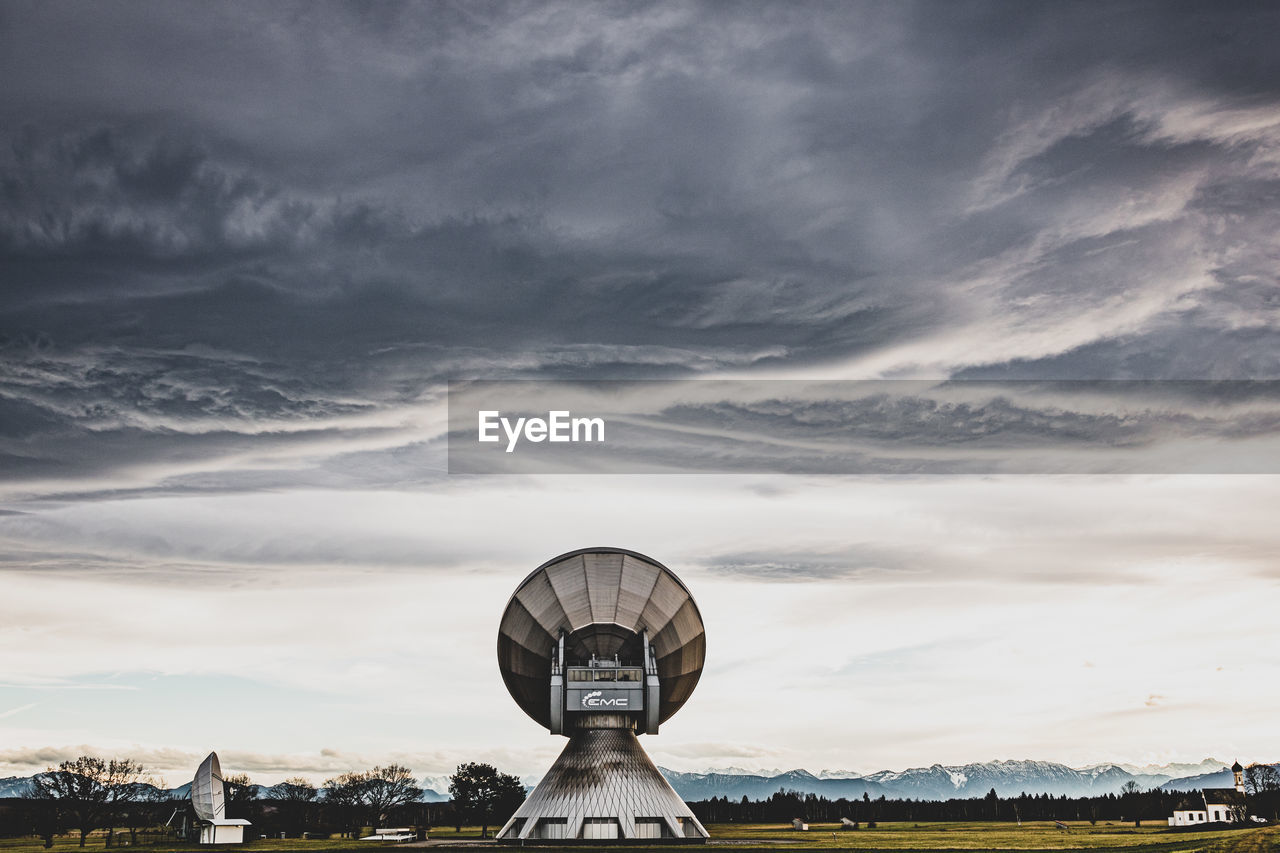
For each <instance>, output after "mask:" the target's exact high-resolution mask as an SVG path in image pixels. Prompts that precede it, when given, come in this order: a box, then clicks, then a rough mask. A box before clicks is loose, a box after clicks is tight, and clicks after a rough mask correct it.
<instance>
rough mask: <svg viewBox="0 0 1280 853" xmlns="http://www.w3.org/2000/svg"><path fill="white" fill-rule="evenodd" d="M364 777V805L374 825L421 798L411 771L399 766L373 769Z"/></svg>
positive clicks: (420, 791) (420, 790)
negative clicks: (395, 810) (392, 812)
mask: <svg viewBox="0 0 1280 853" xmlns="http://www.w3.org/2000/svg"><path fill="white" fill-rule="evenodd" d="M363 775H364V780H365V784H364V796H363V800H364V804H365V805H366V806H367V807H368V808H369V813H370V815H371V816H372V818H373V823H374V824H375V825H376V824H377V823H379V822H380V821H382V820H383V819H385V818H386V817H387V815H388V814H389V813H390V812H391V811H392V809H395V808H398V807H400V806H404V805H408V804H409V803H412V802H415V801H416V800H417V799H418V798H419V797H421V796H422V789H421V788H419V787H418V783H417V780H416V779H414V778H413V771H411V770H410V769H409V768H408V767H404V766H402V765H400V764H389V765H387V766H386V767H375V768H373V769H372V770H370V771H369V772H368V773H365V774H363Z"/></svg>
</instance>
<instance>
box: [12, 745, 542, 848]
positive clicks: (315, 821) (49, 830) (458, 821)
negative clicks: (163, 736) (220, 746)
mask: <svg viewBox="0 0 1280 853" xmlns="http://www.w3.org/2000/svg"><path fill="white" fill-rule="evenodd" d="M223 784H224V788H225V794H226V816H227V817H228V818H244V819H246V820H249V821H250V822H251V823H252V824H253V829H254V830H255V831H256V832H257V833H259V834H262V835H271V836H275V835H278V834H279V833H285V834H286V835H295V836H296V835H300V834H302V833H308V832H309V833H314V834H316V835H331V834H335V833H342V834H353V833H354V834H358V833H359V831H360V829H361V828H362V827H365V826H373V827H378V826H391V825H395V826H416V827H421V828H424V829H425V828H429V827H431V826H442V825H443V826H447V825H450V824H453V825H455V826H457V827H458V828H459V829H461V827H462V826H463V825H464V824H466V825H479V826H481V827H483V831H484V832H486V833H487V831H488V828H489V827H490V826H492V825H501V824H502V823H504V822H505V821H506V820H507V818H509V817H510V816H511V814H512V813H513V812H514V811H515V809H516V808H518V807H519V806H520V804H521V803H522V802H524V797H525V791H524V786H523V785H522V784H521V783H520V780H519V778H517V777H516V776H512V775H509V774H505V773H502V772H500V771H498V770H497V769H496V768H494V767H493V766H492V765H489V764H482V763H474V762H473V763H466V764H462V765H459V766H458V768H457V771H456V772H455V773H454V774H453V775H452V776H451V777H450V785H449V793H450V795H451V797H452V799H451V800H450V801H448V802H445V803H426V802H422V800H421V799H420V798H421V796H422V794H423V789H422V788H421V787H420V786H419V785H418V782H417V780H416V779H415V777H414V775H413V772H412V771H411V770H410V769H409V768H407V767H404V766H402V765H399V764H390V765H387V766H385V767H373V768H371V769H369V770H366V771H360V772H351V773H343V774H340V775H338V776H335V777H333V778H331V779H326V780H325V781H324V783H323V784H321V785H320V786H316V785H314V784H312V783H311V782H310V781H309V780H307V779H305V778H302V777H293V778H290V779H286V780H285V781H284V782H282V783H280V784H278V785H275V786H272V787H271V788H261V787H260V786H257V785H254V784H253V783H252V781H251V780H250V779H249V777H248V776H247V775H244V774H236V775H230V776H226V777H224V779H223ZM163 787H164V782H163V781H162V780H159V779H157V778H156V777H154V776H152V775H150V774H148V773H147V771H146V769H145V768H144V767H143V766H142V765H141V764H140V763H138V762H136V761H133V760H131V759H122V758H112V759H102V758H97V757H94V756H81V757H79V758H77V759H75V760H71V761H64V762H62V763H61V764H59V765H58V766H57V767H50V768H49V769H48V770H46V771H45V772H43V773H38V774H36V775H35V776H34V777H32V780H31V782H30V785H29V787H28V790H27V791H26V795H25V796H23V797H19V798H13V799H9V800H0V836H8V837H13V836H21V835H36V836H39V837H42V838H43V839H44V846H45V847H46V848H49V847H52V846H53V839H54V836H55V835H58V834H62V833H66V832H75V833H78V835H79V843H80V846H81V847H84V846H85V841H86V839H87V838H88V837H89V835H90V834H91V833H94V832H96V831H99V830H104V831H105V834H104V836H103V838H104V846H106V847H112V846H115V845H116V843H117V842H116V833H117V831H118V830H120V829H124V830H126V831H127V832H128V833H129V836H130V837H129V844H130V846H136V845H137V844H138V842H139V837H138V835H139V832H140V831H143V830H149V831H151V832H152V833H153V834H155V833H157V831H158V830H159V828H161V827H166V828H167V829H176V828H178V827H180V826H181V825H182V822H183V818H185V820H186V822H187V823H188V824H191V823H192V822H193V821H194V819H195V815H194V812H193V811H192V810H191V805H190V800H189V799H188V798H181V799H178V798H172V797H170V795H169V794H168V792H166V791H164V790H162V789H163ZM264 794H265V795H264Z"/></svg>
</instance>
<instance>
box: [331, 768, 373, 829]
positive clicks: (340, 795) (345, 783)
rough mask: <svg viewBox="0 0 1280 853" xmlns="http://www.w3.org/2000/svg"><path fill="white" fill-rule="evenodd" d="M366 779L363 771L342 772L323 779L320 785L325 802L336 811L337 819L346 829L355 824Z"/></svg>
mask: <svg viewBox="0 0 1280 853" xmlns="http://www.w3.org/2000/svg"><path fill="white" fill-rule="evenodd" d="M366 781H367V779H366V776H365V774H363V773H343V774H342V775H341V776H335V777H333V778H332V779H325V780H324V785H323V786H321V791H322V792H323V794H324V802H325V804H326V805H327V806H329V807H330V808H331V809H332V810H333V811H335V812H337V814H338V819H339V821H341V824H342V825H343V826H346V827H347V828H348V829H350V828H352V827H353V826H355V821H356V820H357V818H358V814H359V811H360V806H361V805H362V804H363V803H364V786H365V783H366Z"/></svg>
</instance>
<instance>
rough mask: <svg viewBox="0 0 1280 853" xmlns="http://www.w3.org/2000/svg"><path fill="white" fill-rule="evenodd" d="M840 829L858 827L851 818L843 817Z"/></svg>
mask: <svg viewBox="0 0 1280 853" xmlns="http://www.w3.org/2000/svg"><path fill="white" fill-rule="evenodd" d="M840 828H841V829H857V828H858V825H857V824H856V823H854V822H853V821H851V820H849V818H847V817H842V818H840Z"/></svg>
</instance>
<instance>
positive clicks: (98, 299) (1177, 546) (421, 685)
mask: <svg viewBox="0 0 1280 853" xmlns="http://www.w3.org/2000/svg"><path fill="white" fill-rule="evenodd" d="M1277 36H1280V8H1277V7H1275V6H1274V5H1273V4H1261V3H1258V4H1237V5H1233V4H1227V3H1215V4H1212V5H1209V4H1204V3H1191V4H1180V3H1174V2H1158V3H1121V2H1114V3H1106V4H1102V3H1087V4H1086V3H1074V4H1063V3H1041V4H1028V3H1022V2H995V3H985V2H984V3H980V2H946V3H943V2H932V3H911V2H881V3H873V2H847V3H816V2H812V3H811V2H806V3H782V2H777V3H766V2H758V3H740V4H722V3H703V4H699V3H689V4H685V3H664V4H654V5H642V4H637V3H617V4H610V3H597V4H579V3H566V4H556V3H530V4H519V3H517V4H491V3H453V4H449V3H434V4H419V5H405V4H398V3H375V4H369V3H347V4H336V3H328V4H325V3H308V4H298V5H291V4H283V3H282V4H272V5H271V6H269V7H267V6H263V5H261V4H251V3H224V4H216V5H210V4H197V3H179V4H174V3H164V4H160V3H147V2H141V3H130V4H124V3H100V4H92V5H83V4H70V3H65V4H63V3H23V2H13V0H4V1H3V2H0V80H3V81H4V82H3V84H0V137H2V144H0V196H2V197H3V204H2V205H0V475H2V479H0V775H9V774H17V775H26V774H28V773H31V772H34V771H37V770H42V769H44V768H45V767H46V766H47V765H48V764H50V763H55V762H56V761H58V760H61V759H62V758H65V757H70V756H74V755H77V754H80V753H82V752H88V751H92V752H99V753H102V754H128V755H132V756H134V757H138V758H140V759H142V760H143V761H144V762H145V763H147V765H148V766H150V767H152V768H154V769H156V770H157V771H159V772H161V773H162V774H164V775H165V776H166V777H168V779H169V781H170V782H172V783H174V784H178V783H181V782H182V781H185V779H186V778H187V777H188V775H189V774H190V772H192V771H193V770H194V766H195V763H196V762H197V761H198V760H199V758H200V757H201V756H202V755H203V754H204V753H205V752H207V751H208V750H210V749H217V750H219V752H220V754H221V755H222V758H223V766H224V767H225V768H227V770H228V771H229V772H236V771H246V772H249V773H250V774H251V775H252V776H253V777H254V778H255V779H256V780H258V781H264V782H270V781H275V780H278V779H279V778H282V777H284V776H289V775H294V774H299V773H301V774H304V775H308V776H311V777H313V778H315V779H322V778H324V777H325V776H326V775H331V774H333V773H336V772H340V771H344V770H349V769H358V768H362V767H367V766H369V765H371V764H373V763H375V762H385V761H389V760H399V761H402V762H405V763H408V764H410V766H412V767H413V768H414V769H415V770H416V771H417V772H419V773H421V774H436V773H442V772H448V771H450V770H451V769H452V768H453V767H454V766H455V765H456V764H457V763H458V762H459V761H463V760H474V759H481V760H489V761H493V762H495V763H497V764H498V765H499V766H500V767H501V768H502V769H504V770H508V771H512V772H519V773H534V774H536V773H540V772H541V771H542V770H543V769H545V767H546V766H547V764H548V763H549V762H550V760H551V759H552V758H553V757H554V754H555V753H556V751H557V750H558V747H559V742H558V739H555V738H552V737H550V736H548V735H547V734H546V733H545V732H540V731H539V730H538V729H537V727H536V726H535V725H534V724H533V723H531V722H530V721H528V720H527V719H526V718H525V717H524V716H523V715H522V714H521V712H520V711H519V710H518V709H517V708H516V706H515V704H514V703H513V702H511V701H510V699H509V698H508V697H507V695H506V693H505V690H504V688H503V687H502V683H501V680H500V678H499V676H498V672H497V667H496V663H495V660H494V642H495V636H496V628H497V622H498V617H499V615H500V613H501V609H502V607H503V605H504V603H505V601H506V598H507V596H508V595H509V594H510V592H511V590H512V589H514V587H515V585H516V583H518V581H519V580H520V579H521V578H523V577H524V575H525V574H526V573H527V572H528V571H530V570H531V569H532V568H534V567H535V566H537V565H538V564H539V563H541V562H543V561H544V560H546V559H548V558H550V557H551V556H554V555H555V554H558V553H561V552H563V551H567V550H571V549H574V548H578V547H583V546H587V545H596V544H607V545H617V546H620V547H626V548H631V549H634V550H638V551H641V552H644V553H648V554H651V555H652V556H654V557H655V558H657V559H659V560H661V561H663V562H664V563H666V564H668V565H669V566H671V567H672V568H673V569H674V570H675V571H676V572H677V573H678V574H679V575H680V576H681V577H682V578H683V579H684V580H685V581H686V582H687V583H688V585H689V586H690V587H691V589H692V590H693V592H694V594H695V595H696V596H697V598H698V601H699V603H700V605H701V608H702V611H703V613H704V615H705V617H706V620H707V628H708V664H707V669H706V670H705V672H704V675H703V680H702V683H701V685H700V687H699V689H698V691H697V693H696V694H695V695H694V697H693V698H692V699H691V701H690V702H689V703H688V704H687V705H686V707H685V708H684V710H682V711H681V713H680V715H679V716H678V717H676V718H674V719H673V720H672V721H671V722H670V723H669V724H668V725H667V726H665V727H664V731H663V734H662V735H661V736H660V737H659V738H656V739H652V740H650V741H649V742H648V743H647V744H646V746H647V748H648V749H649V750H650V752H651V753H652V754H653V755H654V756H655V758H656V759H657V760H658V761H659V762H660V763H662V764H664V765H666V766H669V767H673V768H676V769H682V770H695V769H702V768H707V767H715V766H725V765H730V764H732V765H739V766H747V767H798V766H804V767H807V768H809V769H811V770H814V771H817V770H820V769H823V768H831V769H837V768H838V769H848V770H866V771H870V770H877V769H883V768H894V769H901V768H904V767H909V766H919V765H921V764H930V763H933V762H944V763H963V762H967V761H982V760H988V759H996V758H1039V759H1046V760H1060V761H1064V762H1068V763H1072V764H1076V765H1081V764H1086V763H1091V762H1101V761H1134V762H1146V761H1161V760H1191V761H1195V760H1199V759H1202V758H1205V757H1206V756H1210V755H1212V756H1215V757H1219V758H1223V759H1226V760H1231V759H1232V758H1234V757H1238V758H1240V759H1241V760H1243V761H1249V760H1272V761H1274V760H1277V759H1280V735H1278V734H1277V733H1276V729H1275V726H1274V708H1275V706H1276V704H1277V702H1278V701H1280V651H1277V649H1280V646H1278V645H1277V644H1276V643H1275V642H1274V639H1275V631H1274V614H1275V608H1276V604H1277V603H1278V602H1280V562H1277V557H1276V555H1277V553H1280V529H1277V527H1276V525H1275V523H1274V508H1275V507H1276V506H1280V479H1278V478H1277V475H1276V474H1274V472H1275V471H1276V470H1277V462H1276V460H1277V458H1278V457H1277V456H1276V455H1275V444H1274V443H1267V442H1265V441H1264V442H1261V443H1254V444H1239V443H1233V442H1237V440H1238V439H1241V437H1243V438H1247V439H1249V440H1256V439H1257V437H1258V436H1260V435H1261V436H1264V437H1266V436H1271V437H1274V435H1275V434H1276V432H1277V424H1280V417H1277V415H1276V406H1275V399H1276V398H1277V395H1276V394H1274V393H1271V394H1265V393H1264V394H1263V398H1264V399H1263V402H1262V403H1258V402H1257V400H1254V399H1252V398H1251V401H1248V402H1247V404H1238V405H1234V406H1229V407H1227V409H1226V410H1225V411H1224V410H1218V411H1216V412H1215V414H1214V417H1213V419H1212V422H1213V426H1212V430H1211V432H1212V433H1213V435H1214V436H1215V440H1219V439H1220V440H1221V441H1222V442H1225V443H1228V444H1230V445H1231V447H1232V448H1233V457H1232V458H1233V460H1234V464H1233V465H1232V466H1229V467H1230V468H1231V470H1235V471H1239V470H1244V471H1248V470H1250V466H1251V465H1252V463H1253V461H1254V460H1256V462H1257V470H1262V471H1271V472H1273V473H1270V474H1256V473H1255V474H1249V473H1236V474H1231V475H1223V474H1218V473H1211V474H1190V473H1174V472H1173V471H1174V469H1176V466H1170V465H1165V466H1163V467H1161V468H1160V470H1158V471H1149V472H1145V473H1128V474H1124V475H1088V476H1085V475H1073V476H1061V475H1049V474H1034V475H1033V474H1021V475H1008V474H1000V473H992V472H988V473H985V474H984V473H970V474H966V475H945V474H937V473H932V472H924V473H917V474H915V475H910V476H908V475H903V474H897V473H877V474H869V475H865V476H846V475H823V474H821V473H813V472H811V471H808V470H803V471H799V472H797V471H795V470H794V469H792V468H788V467H787V466H780V468H781V470H768V469H769V466H768V465H764V466H763V468H762V466H761V465H760V464H759V459H760V457H761V455H763V456H764V457H766V458H767V457H768V456H769V454H770V453H772V452H773V451H767V452H766V451H758V450H756V451H753V453H754V454H755V456H754V458H755V460H756V461H755V463H754V464H753V465H751V466H744V469H743V470H744V471H745V473H725V472H724V471H720V472H719V473H714V474H713V473H700V474H699V473H689V474H683V475H682V474H673V473H654V474H651V475H637V474H630V475H628V476H626V477H607V476H599V475H581V476H574V475H554V476H552V475H548V476H532V475H511V476H460V475H457V474H454V475H450V474H449V466H448V459H447V457H446V453H445V448H446V441H445V438H446V434H447V432H448V420H447V413H446V406H445V396H444V394H445V383H446V382H447V381H448V380H459V379H528V378H541V379H549V378H555V379H574V380H579V379H601V378H609V379H659V378H684V379H690V378H721V377H733V378H737V379H742V378H768V379H775V380H776V379H790V380H816V379H832V380H849V379H903V378H911V379H929V380H940V379H949V378H950V379H1000V380H1007V379H1019V380H1046V379H1069V380H1116V379H1126V380H1174V379H1176V380H1277V379H1280V287H1278V286H1277V277H1276V268H1277V261H1278V260H1280V236H1278V235H1280V54H1277V52H1276V51H1275V50H1274V45H1275V42H1276V38H1277ZM1156 387H1163V386H1159V385H1158V383H1157V386H1156ZM1194 408H1195V407H1194V406H1193V407H1192V409H1194ZM824 411H825V415H824V417H825V420H823V421H822V422H821V424H820V426H822V428H823V429H827V430H830V429H832V420H831V419H832V417H835V418H836V421H835V423H836V425H837V426H838V424H839V423H840V420H839V419H840V417H844V416H843V415H841V414H840V411H843V410H838V411H836V414H835V415H832V410H830V409H827V410H824ZM1055 411H1056V412H1058V414H1061V411H1062V409H1061V408H1058V409H1055ZM754 412H755V414H756V415H759V411H758V410H754ZM1142 412H1143V414H1142V418H1141V419H1140V423H1138V426H1137V427H1134V423H1137V422H1130V421H1124V422H1123V423H1122V424H1121V427H1123V428H1124V429H1123V430H1121V431H1122V432H1123V431H1124V430H1129V429H1131V428H1140V429H1141V430H1142V434H1143V440H1144V441H1147V440H1153V439H1152V436H1155V437H1156V438H1159V439H1162V440H1166V441H1165V443H1164V444H1163V445H1162V447H1163V448H1164V451H1163V452H1164V453H1165V458H1171V456H1170V455H1172V456H1176V455H1177V454H1178V453H1180V452H1181V450H1180V447H1181V445H1180V444H1179V443H1178V441H1177V440H1176V439H1177V438H1178V437H1179V433H1178V431H1177V430H1176V429H1173V427H1168V428H1167V429H1162V428H1161V424H1174V425H1177V424H1185V423H1186V422H1187V421H1186V419H1187V418H1196V417H1200V415H1201V414H1202V413H1200V412H1198V410H1196V411H1193V412H1191V414H1188V413H1187V411H1185V410H1184V409H1183V408H1180V407H1178V406H1169V405H1161V406H1157V407H1154V408H1152V407H1151V406H1148V405H1147V404H1145V403H1144V404H1143V407H1142ZM864 415H865V412H864V413H862V414H860V415H858V417H859V418H861V417H863V416H864ZM849 416H850V417H853V415H849ZM708 417H710V416H708ZM1019 417H1020V418H1021V417H1022V416H1021V415H1019ZM1055 417H1056V415H1055ZM1023 420H1024V421H1025V418H1023ZM1058 422H1061V421H1058ZM1197 422H1199V421H1197ZM805 423H806V424H809V425H812V423H813V421H812V419H811V418H810V419H806V420H805ZM878 423H879V422H878ZM1072 423H1076V421H1072ZM1081 423H1084V422H1083V421H1081ZM715 426H716V428H717V429H721V430H726V431H728V432H732V431H733V429H736V428H741V427H742V426H743V424H742V421H741V420H740V419H731V420H730V421H728V422H726V421H725V420H724V419H723V418H721V419H720V420H716V421H715ZM750 426H751V429H752V430H753V431H754V435H755V437H756V438H757V439H758V438H760V436H761V434H762V432H761V431H763V433H767V432H768V430H769V429H770V427H769V425H768V423H762V422H760V421H759V420H758V419H757V421H753V422H752V423H751V424H750ZM1106 426H1107V429H1108V430H1110V432H1108V431H1106V430H1102V429H1101V428H1098V426H1097V422H1096V420H1089V421H1088V422H1087V423H1084V425H1083V426H1080V427H1079V429H1076V427H1074V426H1073V427H1072V430H1073V431H1070V439H1071V441H1073V442H1075V443H1077V444H1079V443H1080V442H1081V441H1084V442H1086V443H1087V442H1091V441H1092V442H1098V443H1106V442H1110V441H1114V440H1116V438H1115V435H1116V430H1117V429H1120V427H1117V426H1116V422H1114V421H1108V422H1107V424H1106ZM881 428H884V427H883V424H881ZM1180 428H1181V427H1180ZM1125 434H1126V435H1128V434H1129V433H1125ZM788 435H789V438H791V439H795V436H794V435H791V434H788ZM1041 441H1043V438H1041ZM654 442H655V444H654V448H655V449H654V452H655V454H660V453H661V449H662V447H661V436H659V437H658V438H656V439H654ZM1037 446H1038V447H1039V446H1042V445H1037ZM1241 448H1243V449H1241ZM728 467H729V468H730V469H731V470H732V467H733V466H732V465H729V466H728ZM1195 470H1200V469H1195ZM726 720H728V721H732V723H731V724H726Z"/></svg>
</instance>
